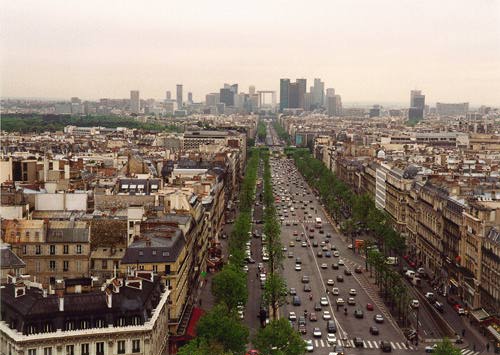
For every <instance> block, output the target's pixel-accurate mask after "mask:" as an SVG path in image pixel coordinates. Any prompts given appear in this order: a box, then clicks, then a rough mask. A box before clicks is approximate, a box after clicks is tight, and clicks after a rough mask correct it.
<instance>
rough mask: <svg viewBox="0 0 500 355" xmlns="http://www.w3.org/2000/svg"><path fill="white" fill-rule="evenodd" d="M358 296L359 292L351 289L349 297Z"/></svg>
mask: <svg viewBox="0 0 500 355" xmlns="http://www.w3.org/2000/svg"><path fill="white" fill-rule="evenodd" d="M356 294H357V292H356V289H355V288H351V289H350V290H349V295H351V296H356Z"/></svg>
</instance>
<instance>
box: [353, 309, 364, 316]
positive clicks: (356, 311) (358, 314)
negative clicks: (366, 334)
mask: <svg viewBox="0 0 500 355" xmlns="http://www.w3.org/2000/svg"><path fill="white" fill-rule="evenodd" d="M364 316H365V315H364V314H363V311H362V310H361V309H359V308H357V309H355V310H354V318H363V317H364Z"/></svg>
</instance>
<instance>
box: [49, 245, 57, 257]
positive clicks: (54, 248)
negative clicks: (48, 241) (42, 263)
mask: <svg viewBox="0 0 500 355" xmlns="http://www.w3.org/2000/svg"><path fill="white" fill-rule="evenodd" d="M55 254H56V246H55V245H51V246H50V255H55Z"/></svg>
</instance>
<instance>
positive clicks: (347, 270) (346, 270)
mask: <svg viewBox="0 0 500 355" xmlns="http://www.w3.org/2000/svg"><path fill="white" fill-rule="evenodd" d="M344 275H347V276H350V275H352V272H351V270H349V269H348V268H345V269H344Z"/></svg>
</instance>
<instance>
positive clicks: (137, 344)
mask: <svg viewBox="0 0 500 355" xmlns="http://www.w3.org/2000/svg"><path fill="white" fill-rule="evenodd" d="M140 351H141V340H140V339H134V340H132V352H133V353H138V352H140Z"/></svg>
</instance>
